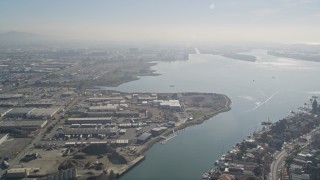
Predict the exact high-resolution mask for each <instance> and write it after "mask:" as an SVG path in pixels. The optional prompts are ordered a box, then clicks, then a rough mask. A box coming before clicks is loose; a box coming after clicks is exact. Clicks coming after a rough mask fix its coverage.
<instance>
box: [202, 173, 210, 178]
mask: <svg viewBox="0 0 320 180" xmlns="http://www.w3.org/2000/svg"><path fill="white" fill-rule="evenodd" d="M209 177H210V175H209V173H204V174H202V179H209Z"/></svg>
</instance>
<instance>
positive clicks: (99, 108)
mask: <svg viewBox="0 0 320 180" xmlns="http://www.w3.org/2000/svg"><path fill="white" fill-rule="evenodd" d="M118 108H119V105H118V104H107V105H105V106H91V107H89V111H90V112H116V111H117V110H118Z"/></svg>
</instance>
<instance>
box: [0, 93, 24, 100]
mask: <svg viewBox="0 0 320 180" xmlns="http://www.w3.org/2000/svg"><path fill="white" fill-rule="evenodd" d="M23 97H24V95H23V94H0V100H8V99H20V98H23Z"/></svg>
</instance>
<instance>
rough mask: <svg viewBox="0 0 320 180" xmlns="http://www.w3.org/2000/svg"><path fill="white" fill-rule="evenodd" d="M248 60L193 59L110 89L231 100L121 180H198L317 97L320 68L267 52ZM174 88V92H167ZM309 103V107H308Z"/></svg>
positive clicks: (160, 147)
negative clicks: (267, 125)
mask: <svg viewBox="0 0 320 180" xmlns="http://www.w3.org/2000/svg"><path fill="white" fill-rule="evenodd" d="M247 54H250V55H254V56H256V57H257V61H256V62H246V61H240V60H234V59H229V58H224V57H221V56H216V55H206V54H193V55H190V56H189V60H188V61H174V62H159V63H158V64H157V65H155V66H154V67H152V69H154V70H155V71H156V73H159V74H161V75H160V76H150V77H140V79H139V80H137V81H132V82H129V83H126V84H123V85H121V86H119V87H116V88H108V89H114V90H119V91H125V92H214V93H222V94H226V95H227V96H229V97H230V98H231V100H232V105H231V108H232V109H231V110H230V111H229V112H225V113H222V114H219V115H217V116H216V117H213V118H211V119H210V120H208V121H206V122H204V123H203V124H200V125H196V126H192V127H189V128H187V129H186V130H185V131H183V132H181V133H180V134H179V135H178V136H177V137H176V138H174V139H172V140H171V141H169V142H167V143H166V144H165V145H162V144H160V143H158V144H156V145H154V146H153V147H152V148H151V149H150V150H148V151H147V152H146V159H145V160H144V161H143V162H142V163H140V164H138V165H137V166H136V167H134V168H133V169H132V170H130V171H129V172H128V173H126V174H125V175H124V176H123V177H121V180H132V179H139V180H140V179H155V180H158V179H159V180H160V179H175V180H176V179H186V180H187V179H190V180H193V179H201V175H202V173H204V172H206V171H207V170H209V169H210V168H211V167H212V166H213V164H214V161H215V160H216V159H217V158H219V156H220V155H222V154H224V153H226V152H227V151H228V150H230V149H231V148H232V146H234V145H235V144H236V143H238V142H240V141H241V140H242V139H244V138H246V136H247V135H250V134H252V132H253V131H256V130H259V129H260V128H261V125H260V123H261V122H262V121H267V120H268V119H270V121H273V122H274V121H277V120H279V119H281V118H284V117H286V116H287V115H288V114H289V113H290V112H291V111H292V110H296V109H297V108H298V107H300V106H302V105H304V103H305V102H309V99H310V98H311V96H313V95H319V94H320V84H319V83H317V78H318V77H320V76H319V75H320V63H317V62H309V61H302V60H293V59H288V58H279V57H274V56H270V55H268V54H267V53H266V50H254V51H252V52H248V53H247ZM170 85H174V87H172V86H170ZM309 103H310V102H309Z"/></svg>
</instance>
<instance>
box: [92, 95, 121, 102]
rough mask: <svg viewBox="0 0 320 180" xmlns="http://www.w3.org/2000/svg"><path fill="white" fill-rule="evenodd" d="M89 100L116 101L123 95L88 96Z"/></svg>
mask: <svg viewBox="0 0 320 180" xmlns="http://www.w3.org/2000/svg"><path fill="white" fill-rule="evenodd" d="M87 100H88V101H90V102H106V101H113V102H118V101H121V100H123V97H121V96H115V97H94V98H88V99H87Z"/></svg>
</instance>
